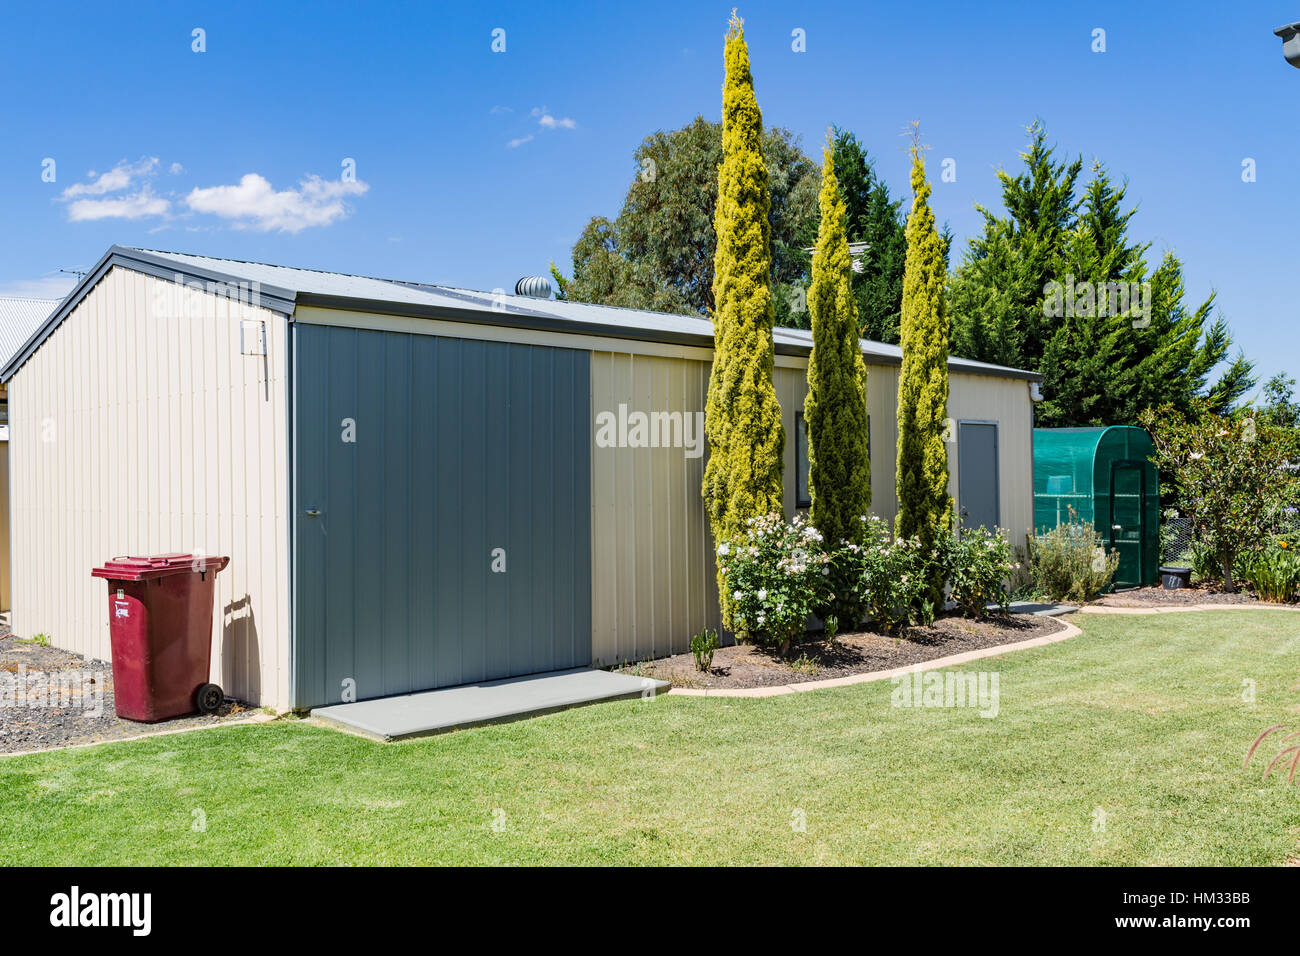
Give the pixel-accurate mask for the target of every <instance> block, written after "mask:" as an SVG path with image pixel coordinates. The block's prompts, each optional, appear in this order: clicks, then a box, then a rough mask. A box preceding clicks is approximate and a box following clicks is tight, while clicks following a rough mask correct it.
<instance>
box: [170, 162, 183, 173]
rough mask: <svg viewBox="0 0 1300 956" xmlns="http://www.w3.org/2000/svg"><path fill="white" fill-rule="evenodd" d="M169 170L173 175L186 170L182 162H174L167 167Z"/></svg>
mask: <svg viewBox="0 0 1300 956" xmlns="http://www.w3.org/2000/svg"><path fill="white" fill-rule="evenodd" d="M167 172H169V173H171V174H172V175H173V176H177V175H180V174H181V173H183V172H185V167H184V166H182V165H181V164H180V163H172V164H171V165H170V166H168V167H167Z"/></svg>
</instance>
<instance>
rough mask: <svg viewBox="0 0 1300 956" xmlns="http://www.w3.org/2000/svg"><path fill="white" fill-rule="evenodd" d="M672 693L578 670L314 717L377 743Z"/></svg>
mask: <svg viewBox="0 0 1300 956" xmlns="http://www.w3.org/2000/svg"><path fill="white" fill-rule="evenodd" d="M668 688H669V684H668V682H667V681H662V680H652V679H650V678H648V677H634V676H632V675H631V674H613V673H610V672H609V671H600V670H593V669H592V668H589V667H576V668H574V669H572V670H564V671H552V672H550V673H547V674H531V675H529V676H527V677H507V678H504V679H502V680H494V681H486V682H484V683H482V684H462V685H460V686H458V687H443V688H440V689H439V690H426V691H420V692H419V693H415V694H403V695H401V696H400V697H380V698H377V699H375V700H362V701H357V702H356V703H354V704H332V705H330V706H329V707H317V708H315V709H314V710H313V711H312V712H311V715H312V716H313V717H316V718H319V719H320V720H322V721H325V722H326V723H330V724H335V725H337V726H339V727H343V728H345V729H347V730H353V731H356V732H358V733H361V734H365V735H366V736H368V737H374V738H375V739H377V740H385V741H388V740H404V739H406V738H409V737H426V736H429V735H431V734H441V733H446V732H447V731H449V730H460V729H462V728H465V727H478V726H481V725H483V724H495V723H502V722H504V721H510V720H521V719H523V718H526V717H533V716H536V715H538V714H548V713H551V712H553V711H557V710H565V709H566V708H569V707H580V706H581V705H583V704H594V703H597V702H599V701H605V700H620V699H625V698H632V697H653V696H655V695H656V694H662V693H664V692H665V691H667V690H668Z"/></svg>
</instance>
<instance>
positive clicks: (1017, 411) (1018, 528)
mask: <svg viewBox="0 0 1300 956" xmlns="http://www.w3.org/2000/svg"><path fill="white" fill-rule="evenodd" d="M948 417H949V418H951V419H953V421H954V422H963V421H994V422H997V423H998V499H999V501H998V510H999V512H1000V516H1001V525H1002V527H1003V528H1004V529H1006V532H1007V537H1008V538H1009V539H1010V541H1011V543H1012V545H1014V546H1015V547H1017V548H1024V546H1025V536H1026V535H1028V534H1029V531H1030V529H1031V527H1032V526H1033V522H1034V420H1033V403H1032V402H1031V401H1030V399H1029V383H1028V382H1025V381H1023V380H1018V379H1011V378H997V377H994V376H991V375H957V374H954V375H951V376H950V377H949V379H948ZM948 491H949V494H951V495H952V496H953V500H954V501H955V502H957V506H958V508H960V507H961V489H960V488H959V487H958V485H957V444H956V442H955V441H954V442H952V443H950V444H949V445H948Z"/></svg>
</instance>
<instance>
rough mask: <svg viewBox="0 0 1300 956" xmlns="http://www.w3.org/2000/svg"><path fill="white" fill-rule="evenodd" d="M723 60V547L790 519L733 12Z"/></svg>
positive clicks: (716, 494)
mask: <svg viewBox="0 0 1300 956" xmlns="http://www.w3.org/2000/svg"><path fill="white" fill-rule="evenodd" d="M724 58H725V62H726V71H727V73H726V81H725V83H724V85H723V89H722V164H721V166H720V167H719V169H718V207H717V213H716V218H715V220H714V223H715V229H716V231H717V252H716V258H715V260H714V270H713V297H714V313H713V367H712V370H711V371H710V373H709V394H708V402H707V405H706V411H705V432H706V434H707V436H708V440H709V452H710V455H709V461H708V464H707V465H706V466H705V469H704V485H703V488H702V493H703V496H704V503H705V507H706V508H707V509H708V513H709V523H710V526H711V528H712V530H713V537H714V540H716V541H724V540H726V539H728V538H732V537H734V536H736V535H737V534H738V533H739V532H741V531H743V530H744V528H745V521H746V519H748V518H751V517H755V516H757V515H763V514H769V513H772V512H779V511H781V510H782V495H781V467H782V455H783V453H784V451H785V430H784V428H783V427H782V424H781V406H780V404H779V402H778V401H777V397H776V389H775V387H774V386H773V384H772V368H773V365H774V360H775V352H774V348H773V343H772V325H773V322H774V319H775V314H774V309H773V302H772V290H771V270H772V239H771V223H770V218H769V214H770V212H771V196H770V193H769V191H768V176H767V165H766V163H765V162H764V161H763V116H762V113H761V112H760V111H759V108H758V101H757V100H756V99H755V97H754V83H753V78H752V76H751V75H750V72H749V50H748V49H747V48H746V46H745V34H744V28H743V24H742V21H741V20H740V18H739V17H738V16H736V14H735V13H734V12H733V13H732V16H731V26H730V29H729V30H728V31H727V39H726V47H725V53H724ZM719 600H720V603H721V605H722V612H723V620H724V622H725V623H727V625H728V626H730V607H729V605H730V601H729V599H728V594H727V589H726V586H725V582H724V581H722V580H721V578H719Z"/></svg>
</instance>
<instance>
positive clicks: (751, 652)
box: [622, 614, 1065, 688]
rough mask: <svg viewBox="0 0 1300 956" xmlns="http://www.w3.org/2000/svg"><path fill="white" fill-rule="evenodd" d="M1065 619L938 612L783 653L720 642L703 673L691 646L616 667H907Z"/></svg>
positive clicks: (730, 673) (682, 679)
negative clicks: (892, 628) (926, 619)
mask: <svg viewBox="0 0 1300 956" xmlns="http://www.w3.org/2000/svg"><path fill="white" fill-rule="evenodd" d="M1064 627H1065V625H1064V624H1063V623H1062V622H1060V621H1058V620H1056V619H1055V618H1050V617H1039V616H1036V615H1032V614H1011V615H1008V616H1006V617H1002V616H1001V615H994V616H992V617H988V618H985V619H983V620H971V619H968V618H964V617H957V616H951V617H941V618H938V619H937V620H935V622H934V624H932V625H930V626H929V627H909V628H906V629H905V630H904V631H903V633H902V634H897V635H896V634H885V633H880V632H877V631H861V632H857V633H853V634H841V635H839V636H838V637H837V638H836V641H835V644H834V645H833V646H832V647H829V648H828V647H827V646H826V643H825V642H824V641H822V640H820V639H811V640H807V641H805V642H804V643H802V644H797V645H795V646H794V647H793V648H792V649H791V650H790V651H789V653H788V654H787V655H786V656H785V657H782V656H780V655H779V654H777V652H776V650H775V649H772V648H765V647H759V646H756V645H753V644H737V645H734V646H732V647H720V648H718V650H717V653H715V654H714V655H713V666H712V667H711V668H710V669H709V672H708V673H707V674H706V673H702V672H701V671H698V670H696V668H695V658H694V657H693V656H692V655H690V654H675V655H673V656H672V657H664V658H660V659H659V660H654V661H646V662H643V663H639V664H632V665H628V666H626V667H624V668H622V669H623V670H624V671H625V672H631V673H636V674H639V675H643V676H646V677H653V678H657V679H659V680H666V681H669V682H670V683H671V684H672V685H673V686H674V687H703V688H727V687H735V688H749V687H775V686H779V685H781V684H798V683H801V682H803V681H812V680H826V679H829V678H832V677H850V676H852V675H854V674H869V673H872V672H874V671H885V670H891V669H893V668H895V667H910V666H912V665H913V664H921V663H924V662H925V661H931V660H934V659H936V658H939V657H947V656H948V655H950V654H960V653H963V652H965V651H974V650H979V649H980V648H985V647H996V646H998V645H1000V644H1015V643H1017V642H1019V641H1027V640H1029V639H1030V638H1034V637H1041V636H1043V635H1046V634H1053V633H1056V632H1057V631H1060V630H1063V629H1064ZM810 637H812V635H810Z"/></svg>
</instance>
